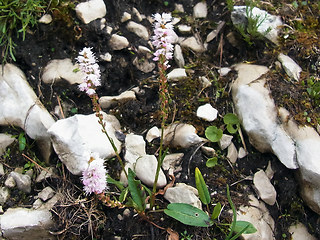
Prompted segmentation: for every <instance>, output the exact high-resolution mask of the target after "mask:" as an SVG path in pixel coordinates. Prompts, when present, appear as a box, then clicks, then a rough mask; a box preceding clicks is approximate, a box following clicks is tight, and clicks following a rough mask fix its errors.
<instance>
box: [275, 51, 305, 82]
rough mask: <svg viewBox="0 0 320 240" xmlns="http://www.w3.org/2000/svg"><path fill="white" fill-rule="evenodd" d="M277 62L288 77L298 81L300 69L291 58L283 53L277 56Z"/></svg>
mask: <svg viewBox="0 0 320 240" xmlns="http://www.w3.org/2000/svg"><path fill="white" fill-rule="evenodd" d="M278 60H279V61H280V62H281V64H282V67H283V69H284V70H285V72H286V73H287V74H288V76H289V77H290V78H291V79H293V80H295V81H299V78H300V73H301V71H302V68H301V67H300V66H299V65H298V64H297V63H296V62H295V61H293V60H292V58H290V57H289V56H287V55H284V54H283V53H280V54H279V56H278Z"/></svg>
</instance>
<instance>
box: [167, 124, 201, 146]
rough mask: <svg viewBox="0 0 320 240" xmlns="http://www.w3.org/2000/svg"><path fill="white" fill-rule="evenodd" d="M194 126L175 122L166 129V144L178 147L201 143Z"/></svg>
mask: <svg viewBox="0 0 320 240" xmlns="http://www.w3.org/2000/svg"><path fill="white" fill-rule="evenodd" d="M201 142H202V139H201V138H200V137H199V136H198V135H197V133H196V129H195V127H194V126H192V125H190V124H185V123H181V124H179V123H173V124H170V125H169V126H167V127H166V129H165V130H164V144H165V145H170V146H172V147H176V148H179V147H181V148H188V147H190V146H194V145H196V144H198V143H201Z"/></svg>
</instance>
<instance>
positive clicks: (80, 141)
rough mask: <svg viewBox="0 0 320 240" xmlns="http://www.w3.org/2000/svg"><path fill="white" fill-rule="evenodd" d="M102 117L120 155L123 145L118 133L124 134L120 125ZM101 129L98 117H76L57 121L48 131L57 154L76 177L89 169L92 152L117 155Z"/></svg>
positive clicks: (100, 154) (103, 155) (101, 154)
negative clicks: (116, 133) (117, 136)
mask: <svg viewBox="0 0 320 240" xmlns="http://www.w3.org/2000/svg"><path fill="white" fill-rule="evenodd" d="M102 114H103V120H104V123H105V128H106V131H107V133H108V135H109V136H110V138H112V139H113V142H114V144H115V146H116V148H117V150H118V152H120V151H121V143H120V142H119V140H118V139H117V138H116V137H115V132H116V131H120V123H119V121H118V119H116V117H114V116H113V115H107V114H106V113H103V112H102ZM101 129H102V127H101V125H100V124H99V123H98V118H97V117H96V116H95V114H91V115H80V114H76V115H74V116H72V117H69V118H66V119H61V120H59V121H57V122H56V123H55V124H54V125H52V127H51V128H50V129H49V130H48V133H49V134H50V135H51V138H52V142H53V147H54V149H55V152H56V153H57V155H58V156H59V158H60V160H61V161H62V162H63V163H64V164H65V165H66V167H67V169H68V170H69V171H70V172H71V173H72V174H74V175H80V174H82V171H83V170H85V169H86V168H87V167H88V161H89V159H90V155H91V153H97V154H99V156H100V157H101V158H111V157H114V156H115V152H114V150H113V148H112V145H111V143H110V142H109V140H108V138H107V136H106V135H105V134H104V133H103V132H102V131H101Z"/></svg>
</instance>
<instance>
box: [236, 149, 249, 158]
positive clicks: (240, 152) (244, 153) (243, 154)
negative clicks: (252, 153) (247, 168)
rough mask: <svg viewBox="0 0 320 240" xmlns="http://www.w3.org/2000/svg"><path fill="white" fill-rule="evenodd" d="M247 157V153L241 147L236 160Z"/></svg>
mask: <svg viewBox="0 0 320 240" xmlns="http://www.w3.org/2000/svg"><path fill="white" fill-rule="evenodd" d="M247 155H248V152H247V151H246V150H245V149H244V148H243V147H240V148H239V151H238V158H239V159H241V158H244V157H245V156H247Z"/></svg>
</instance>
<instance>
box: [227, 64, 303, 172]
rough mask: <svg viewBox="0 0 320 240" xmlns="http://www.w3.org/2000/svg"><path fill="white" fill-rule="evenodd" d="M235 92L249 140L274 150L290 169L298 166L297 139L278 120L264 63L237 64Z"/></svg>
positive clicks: (267, 149) (265, 149) (261, 150)
mask: <svg viewBox="0 0 320 240" xmlns="http://www.w3.org/2000/svg"><path fill="white" fill-rule="evenodd" d="M235 69H236V70H237V71H238V78H237V79H236V80H235V82H234V83H233V85H232V96H233V101H234V104H235V108H236V111H237V113H238V117H239V119H240V121H241V123H242V125H243V128H244V130H245V131H246V132H247V134H248V136H249V140H250V143H251V144H252V145H253V146H254V147H255V148H256V149H258V150H259V151H260V152H273V153H274V154H275V155H276V156H277V157H278V159H279V160H280V161H281V162H282V163H283V164H284V165H285V166H286V167H287V168H290V169H297V168H298V164H297V161H296V150H295V143H294V141H293V140H292V138H291V137H290V136H289V135H288V133H287V132H286V131H285V130H284V128H283V127H282V126H281V125H279V123H278V122H277V108H276V106H275V104H274V101H273V99H271V98H270V93H269V90H268V89H267V88H265V81H266V80H265V79H264V78H262V79H259V78H260V77H261V76H262V75H263V74H265V73H267V72H268V68H267V67H264V66H257V65H250V64H237V65H236V67H235Z"/></svg>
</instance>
